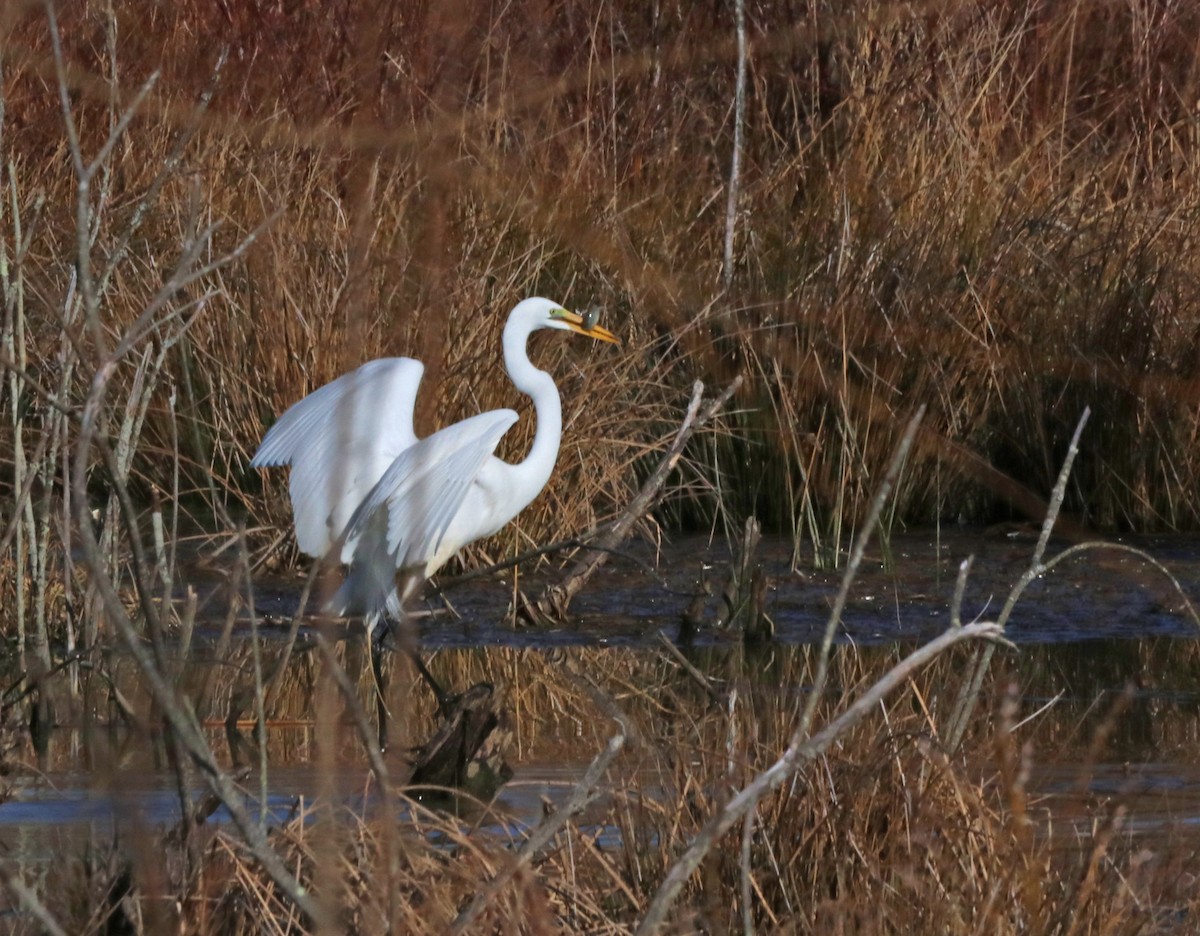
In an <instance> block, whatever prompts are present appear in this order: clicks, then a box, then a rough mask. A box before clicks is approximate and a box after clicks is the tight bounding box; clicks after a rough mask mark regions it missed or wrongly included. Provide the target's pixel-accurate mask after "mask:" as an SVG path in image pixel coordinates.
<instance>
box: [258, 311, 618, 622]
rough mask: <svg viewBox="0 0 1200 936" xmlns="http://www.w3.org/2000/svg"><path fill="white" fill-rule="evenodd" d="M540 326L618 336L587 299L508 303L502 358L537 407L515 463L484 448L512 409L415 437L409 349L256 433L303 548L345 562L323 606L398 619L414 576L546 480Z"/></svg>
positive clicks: (419, 369) (554, 397)
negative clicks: (537, 342) (532, 430)
mask: <svg viewBox="0 0 1200 936" xmlns="http://www.w3.org/2000/svg"><path fill="white" fill-rule="evenodd" d="M540 328H558V329H562V330H565V331H573V332H575V333H577V334H580V335H587V336H588V337H589V338H596V339H598V340H600V341H607V342H611V343H613V344H620V341H619V340H618V339H617V338H616V336H614V335H613V334H612V332H610V331H608V330H607V329H605V328H601V327H599V326H598V325H596V324H595V313H593V312H589V313H588V314H587V315H586V316H581V315H578V314H577V313H574V312H569V311H567V310H566V309H564V308H562V307H561V306H560V305H558V304H557V303H555V302H551V301H550V300H548V299H526V300H524V301H522V302H520V303H518V304H517V305H516V306H515V307H514V308H513V310H512V312H510V313H509V316H508V322H507V323H506V324H505V326H504V342H503V343H504V366H505V369H506V370H507V371H508V376H509V378H510V379H511V380H512V382H513V385H514V386H515V387H516V388H517V389H518V390H520V391H521V392H523V393H526V394H528V395H529V396H530V397H531V398H532V399H533V405H534V411H535V413H536V417H537V431H536V434H535V435H534V438H533V446H532V448H531V449H530V451H529V454H528V456H526V458H525V460H524V461H521V462H518V463H517V464H515V465H510V464H508V463H507V462H504V461H501V460H500V459H499V458H497V457H496V456H495V455H494V454H493V452H495V450H496V446H497V445H498V444H499V442H500V438H501V436H503V435H504V433H505V432H506V431H507V430H508V428H509V427H510V426H511V425H512V424H513V423H515V422H516V421H517V414H516V413H515V412H513V411H512V410H510V409H498V410H492V411H491V412H487V413H480V414H479V415H478V416H472V417H470V418H469V419H464V420H462V421H461V422H457V423H455V424H454V425H452V426H447V427H446V428H445V429H441V430H439V431H438V432H435V433H433V435H430V436H428V437H426V438H424V439H420V440H418V439H417V437H416V434H415V433H414V431H413V410H414V407H415V406H416V400H417V388H418V386H419V384H420V382H421V374H422V373H423V371H424V367H423V365H422V364H421V362H420V361H415V360H413V359H412V358H382V359H380V360H377V361H370V362H368V363H366V364H364V365H362V366H361V367H359V368H358V369H357V370H355V371H352V372H350V373H349V374H344V375H343V376H341V377H339V378H338V379H337V380H335V381H333V382H332V383H328V384H326V385H325V386H324V387H321V388H320V389H319V390H316V391H314V392H313V393H310V394H309V395H308V396H306V397H305V398H304V399H302V400H300V401H299V402H298V403H295V404H293V405H292V406H291V407H290V408H289V409H288V410H287V412H285V413H284V414H283V415H282V416H280V417H279V420H278V422H276V423H275V425H273V426H272V427H271V428H270V430H269V431H268V432H267V434H266V436H265V437H264V438H263V441H262V444H261V445H260V446H259V447H258V451H257V452H256V453H255V455H254V458H253V460H252V461H251V462H250V464H251V465H252V466H254V467H256V468H262V467H268V466H271V465H291V466H292V477H291V483H290V485H289V491H290V493H291V499H292V513H293V516H294V518H295V526H296V542H297V544H298V545H299V547H300V549H301V551H302V552H304V553H306V554H307V555H309V556H313V557H315V558H318V559H320V558H323V557H324V556H325V555H326V554H327V553H329V552H330V551H331V550H335V549H336V550H338V551H339V558H340V560H341V562H342V563H344V564H347V565H349V567H350V571H349V574H348V575H347V577H346V580H345V582H344V583H343V584H342V586H341V588H340V589H338V591H337V593H336V594H335V595H334V596H333V598H332V599H331V600H330V602H329V605H328V610H329V611H330V612H332V613H334V614H363V615H365V616H366V620H367V628H368V630H374V628H375V625H376V624H377V623H378V621H379V619H380V617H381V616H382V615H383V614H385V613H387V614H389V615H391V616H392V617H395V618H400V617H401V616H402V613H403V606H404V601H405V600H406V599H407V598H408V597H409V596H410V595H411V594H412V593H413V592H414V591H415V590H416V587H417V586H418V585H419V584H420V583H421V582H422V581H424V580H425V579H426V578H428V577H429V576H431V575H433V573H434V572H436V571H437V570H438V569H439V568H440V567H441V566H442V565H443V564H445V563H446V562H447V561H448V560H449V559H450V557H451V556H453V555H454V554H455V553H457V552H458V551H459V550H460V549H462V548H463V547H464V546H466V545H467V544H468V543H471V542H474V541H475V540H477V539H480V538H482V537H485V536H489V535H491V534H492V533H495V532H497V531H498V530H499V529H500V528H501V527H503V526H504V525H505V524H506V523H508V522H509V521H510V520H512V519H513V518H514V517H515V516H516V515H517V514H518V513H520V512H521V511H522V510H523V509H524V508H525V507H526V506H527V505H528V504H529V503H530V502H531V501H532V500H533V499H534V498H535V497H536V496H537V495H538V493H539V492H540V491H541V490H542V488H543V487H545V485H546V482H547V481H548V480H549V479H550V473H551V472H552V471H553V470H554V462H555V460H556V458H557V457H558V445H559V440H560V439H561V437H562V404H561V402H560V400H559V395H558V388H557V387H556V386H555V384H554V379H553V378H552V377H551V376H550V375H549V374H547V373H546V372H545V371H541V370H538V369H537V368H536V367H534V366H533V364H532V363H531V362H530V360H529V356H528V354H527V353H526V348H525V345H526V340H527V339H528V338H529V335H530V334H531V333H532V332H534V331H537V330H538V329H540ZM397 571H399V572H400V573H401V584H400V586H399V587H397V585H396V573H397Z"/></svg>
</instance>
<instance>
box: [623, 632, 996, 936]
mask: <svg viewBox="0 0 1200 936" xmlns="http://www.w3.org/2000/svg"><path fill="white" fill-rule="evenodd" d="M1002 634H1003V631H1002V630H1001V628H1000V627H999V625H998V624H995V623H993V622H983V623H976V624H967V625H965V626H963V627H951V628H950V629H949V630H947V631H946V632H945V633H943V634H942V635H941V636H940V637H937V638H935V639H934V640H931V641H930V642H929V643H927V644H925V645H924V646H922V647H920V648H919V649H917V650H915V651H913V652H912V653H910V654H909V655H908V656H907V657H905V658H904V659H903V660H901V661H900V662H899V663H897V664H896V665H895V666H894V667H892V668H891V669H890V670H888V672H887V673H886V674H885V675H884V676H883V678H882V679H880V680H879V681H878V682H876V683H875V684H874V685H873V686H871V688H869V689H868V690H867V691H866V692H864V693H863V694H862V695H861V696H859V697H858V699H856V700H855V701H854V703H853V704H852V705H851V706H850V707H849V708H848V709H846V710H845V711H844V712H843V713H842V714H841V715H839V716H838V717H837V718H835V719H834V720H833V721H831V722H830V723H829V724H828V725H827V726H826V727H825V728H824V729H822V730H821V731H819V732H818V733H817V734H815V735H813V736H812V737H811V738H806V737H805V736H804V735H803V734H802V733H801V732H800V731H797V732H796V733H795V734H793V735H792V739H791V743H790V744H789V745H788V748H787V750H786V751H784V753H783V755H782V756H781V757H780V758H779V759H778V760H777V761H775V763H774V764H772V765H771V766H770V767H768V768H767V769H766V770H764V771H763V772H762V773H760V774H759V775H758V776H757V777H755V778H754V780H753V781H751V782H750V784H749V785H747V786H746V787H745V788H744V789H743V790H742V791H741V792H740V793H738V794H737V795H736V796H734V797H733V798H732V799H731V800H730V801H729V802H728V803H727V804H726V805H725V808H724V809H722V810H721V811H720V812H718V813H716V814H714V815H713V816H712V817H711V818H710V819H709V820H708V822H706V823H705V824H704V827H703V828H702V829H701V830H700V832H699V833H698V834H697V835H696V837H695V838H694V839H693V840H692V843H691V845H689V846H688V848H687V850H686V851H685V852H684V853H683V854H682V855H681V856H680V857H679V859H678V860H677V861H676V862H675V864H673V865H672V866H671V869H670V870H669V871H668V872H667V876H666V878H664V880H663V882H662V884H661V885H660V886H659V888H658V891H657V892H656V893H655V895H654V899H653V900H652V901H651V902H650V906H649V907H648V908H647V910H646V915H645V916H644V917H643V918H642V921H641V923H640V924H638V928H637V930H636V933H637V936H651V934H653V933H657V932H659V930H660V929H661V928H662V925H663V923H664V921H665V920H666V916H667V912H668V911H669V910H670V908H671V905H672V904H673V903H674V902H675V898H676V897H677V896H678V894H679V891H680V890H681V889H682V888H683V885H684V884H686V883H687V881H688V879H689V878H690V877H691V876H692V874H693V873H694V872H695V871H696V869H697V868H698V867H699V866H700V862H701V861H703V859H704V856H705V855H707V854H708V852H709V850H710V849H711V848H712V847H713V845H715V844H716V842H717V840H718V839H719V838H720V837H721V836H722V835H724V834H725V833H726V832H727V831H729V829H730V828H732V827H733V825H734V823H736V822H738V821H739V820H741V819H742V818H743V817H744V816H745V815H746V814H747V813H748V812H749V811H750V810H752V809H754V808H755V807H756V806H757V804H758V802H759V800H760V799H762V797H763V796H765V795H766V794H767V793H770V792H771V791H772V790H775V789H778V788H779V786H780V785H781V784H782V783H783V782H784V781H785V780H787V779H788V778H789V777H790V776H791V775H792V774H794V773H795V772H796V771H797V770H798V769H799V768H800V767H802V766H804V765H805V764H807V763H809V762H810V761H812V760H813V759H814V758H816V757H818V756H819V755H821V754H822V753H824V752H825V751H826V750H827V749H828V748H829V746H830V745H831V744H833V742H835V741H836V740H837V739H838V738H840V737H841V736H842V735H843V734H845V733H846V732H847V731H848V730H849V729H850V728H852V727H854V726H855V725H856V724H858V722H860V721H861V720H862V719H863V718H865V717H866V716H867V715H868V714H869V713H870V712H871V711H873V710H874V708H875V707H876V706H877V705H879V703H880V702H881V701H883V699H884V698H885V697H886V696H887V695H888V694H889V693H890V692H892V691H893V690H894V689H896V688H897V687H898V686H900V685H902V684H903V683H904V682H905V681H906V680H908V679H909V678H910V677H911V676H912V675H913V673H915V672H916V671H917V670H918V669H920V668H921V667H923V666H925V665H926V664H927V663H929V662H930V661H932V660H934V659H935V658H937V657H938V656H939V655H940V654H942V653H944V652H945V651H946V650H948V649H950V648H951V647H954V646H956V645H958V644H960V643H963V642H965V641H968V640H978V639H983V638H999V637H1001V636H1002Z"/></svg>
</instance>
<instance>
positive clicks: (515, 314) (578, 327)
mask: <svg viewBox="0 0 1200 936" xmlns="http://www.w3.org/2000/svg"><path fill="white" fill-rule="evenodd" d="M597 316H598V310H597V311H592V310H589V311H588V312H587V313H586V314H584V315H580V314H579V313H577V312H571V311H570V310H568V309H564V308H563V307H562V306H560V305H559V304H558V303H557V302H551V301H550V300H549V299H541V298H535V299H525V300H523V301H522V302H519V303H518V304H517V306H516V308H514V309H513V310H512V313H511V314H510V315H509V317H508V326H507V327H506V330H507V328H519V329H522V330H524V331H526V332H531V331H535V330H537V329H539V328H559V329H562V330H564V331H573V332H575V333H576V334H578V335H587V336H588V337H589V338H595V339H596V340H597V341H607V342H609V343H610V344H616V345H619V344H620V343H621V340H620V339H619V338H618V337H617V336H616V335H614V334H613V333H612V332H610V331H609V330H608V329H607V328H604V327H602V326H600V325H597V324H596V318H597Z"/></svg>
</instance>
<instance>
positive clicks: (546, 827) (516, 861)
mask: <svg viewBox="0 0 1200 936" xmlns="http://www.w3.org/2000/svg"><path fill="white" fill-rule="evenodd" d="M624 746H625V731H624V729H623V728H622V729H621V730H620V731H618V732H617V733H616V734H614V735H613V736H612V737H611V738H609V739H608V743H607V744H606V745H605V746H604V750H602V751H601V752H600V753H599V754H597V755H596V757H595V758H594V759H593V760H592V762H591V763H590V764H589V765H588V769H587V770H586V771H585V772H584V775H583V777H582V779H580V781H579V782H578V783H577V784H575V789H574V790H572V791H571V796H570V798H569V799H568V800H567V802H566V803H564V804H563V806H562V808H561V809H559V810H557V811H555V812H554V813H552V814H551V815H549V816H547V817H545V818H544V819H543V820H542V821H541V822H539V823H538V824H537V826H536V827H535V828H534V830H533V831H532V832H530V833H529V837H528V838H526V839H525V841H524V842H523V843H521V847H520V848H519V849H517V854H516V856H515V857H514V858H513V860H512V861H511V862H509V864H508V865H507V866H506V867H505V868H504V869H503V870H502V871H500V873H499V874H497V875H496V876H495V877H494V878H492V880H491V881H490V882H489V883H488V885H487V887H486V888H484V890H483V891H482V892H481V893H479V894H477V895H476V896H475V899H474V900H472V901H471V903H470V904H468V905H467V907H466V909H464V910H463V911H462V913H460V914H459V915H458V918H457V919H456V920H455V921H454V925H453V926H452V927H451V928H450V932H451V933H463V932H465V931H466V930H467V929H468V927H470V926H471V924H472V923H474V922H475V921H476V920H477V919H478V918H479V915H480V914H481V913H483V911H484V910H485V909H487V905H488V904H489V903H490V902H491V901H492V898H494V897H495V896H496V894H498V893H499V892H500V891H501V889H502V888H503V887H504V885H506V884H507V883H508V882H509V881H510V880H511V879H512V877H513V875H515V874H516V873H517V872H518V871H520V870H521V869H522V868H524V867H527V866H528V865H529V863H530V862H531V861H533V858H534V856H535V855H536V854H537V853H538V852H539V851H541V850H542V848H544V847H545V845H546V844H547V843H548V842H549V841H550V840H551V839H552V838H554V836H555V835H557V834H558V831H559V830H560V829H561V828H562V827H563V826H565V825H566V824H567V823H568V822H569V821H570V820H571V819H574V818H575V817H576V816H578V815H579V814H580V813H581V812H583V811H584V810H585V809H586V808H587V807H588V806H589V805H591V804H592V803H593V802H595V801H596V799H598V798H599V797H600V796H601V794H602V790H601V788H600V779H601V778H602V777H603V776H604V772H605V771H606V770H608V766H609V764H611V763H612V762H613V759H614V758H616V756H617V755H618V754H619V753H621V749H622V748H623V747H624Z"/></svg>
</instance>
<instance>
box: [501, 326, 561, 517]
mask: <svg viewBox="0 0 1200 936" xmlns="http://www.w3.org/2000/svg"><path fill="white" fill-rule="evenodd" d="M528 339H529V331H528V330H527V329H523V328H516V329H510V328H505V329H504V366H505V367H506V368H507V370H508V376H509V378H510V379H511V380H512V382H513V386H514V387H516V388H517V389H518V390H520V391H521V392H522V393H525V394H527V395H528V396H530V397H531V398H532V399H533V409H534V414H535V417H536V419H537V427H536V429H535V431H534V436H533V447H532V448H530V450H529V454H528V455H526V456H525V459H524V460H523V461H521V462H518V463H517V464H515V465H511V466H510V468H511V469H512V473H511V478H512V479H513V481H512V483H513V486H514V488H515V489H516V490H514V491H513V501H514V505H515V504H516V503H518V502H519V504H520V507H518V510H519V509H520V508H521V507H524V506H525V505H526V504H528V503H529V502H530V501H532V500H533V499H534V498H535V497H537V495H538V492H539V491H541V489H542V488H543V487H545V486H546V482H547V481H549V480H550V474H551V473H552V472H553V471H554V462H555V461H556V460H557V458H558V444H559V441H560V439H561V438H562V402H561V400H560V399H559V396H558V387H556V386H555V385H554V378H553V377H551V376H550V375H549V374H547V373H546V372H545V371H542V370H538V369H537V368H536V367H534V366H533V364H532V363H531V362H530V360H529V355H528V353H527V352H526V350H525V344H526V341H527V340H528Z"/></svg>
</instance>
